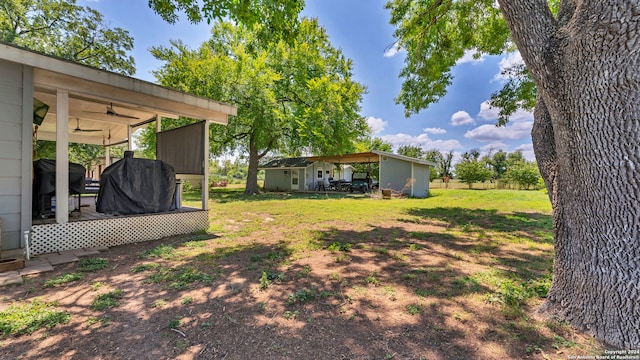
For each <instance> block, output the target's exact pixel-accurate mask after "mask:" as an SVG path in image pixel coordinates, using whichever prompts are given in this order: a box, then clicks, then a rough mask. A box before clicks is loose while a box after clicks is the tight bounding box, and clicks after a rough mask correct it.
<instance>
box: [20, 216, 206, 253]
mask: <svg viewBox="0 0 640 360" xmlns="http://www.w3.org/2000/svg"><path fill="white" fill-rule="evenodd" d="M208 227H209V216H208V211H206V210H197V211H188V212H178V213H164V214H146V215H140V216H128V217H116V218H109V219H100V220H87V221H76V222H70V223H66V224H46V225H33V226H32V227H31V241H30V245H29V248H30V253H31V254H32V255H38V254H47V253H52V252H57V251H64V250H73V249H83V248H91V247H96V246H107V247H109V246H116V245H122V244H130V243H136V242H142V241H149V240H155V239H160V238H163V237H166V236H172V235H180V234H188V233H192V232H196V231H201V230H206V229H208Z"/></svg>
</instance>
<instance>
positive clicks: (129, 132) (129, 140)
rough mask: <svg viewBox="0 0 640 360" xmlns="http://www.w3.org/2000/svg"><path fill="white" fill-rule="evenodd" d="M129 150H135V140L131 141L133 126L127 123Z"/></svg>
mask: <svg viewBox="0 0 640 360" xmlns="http://www.w3.org/2000/svg"><path fill="white" fill-rule="evenodd" d="M127 150H129V151H131V150H133V142H132V141H131V126H130V125H127Z"/></svg>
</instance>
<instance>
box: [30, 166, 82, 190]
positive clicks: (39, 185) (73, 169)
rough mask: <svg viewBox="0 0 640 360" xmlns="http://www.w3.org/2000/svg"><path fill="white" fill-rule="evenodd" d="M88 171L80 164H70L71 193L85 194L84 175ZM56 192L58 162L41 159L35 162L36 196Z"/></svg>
mask: <svg viewBox="0 0 640 360" xmlns="http://www.w3.org/2000/svg"><path fill="white" fill-rule="evenodd" d="M85 173H86V170H85V168H84V166H82V165H80V164H74V163H69V193H70V194H81V193H83V192H84V174H85ZM55 191H56V161H55V160H47V159H40V160H36V161H34V162H33V192H34V195H36V196H38V195H49V194H53V193H55Z"/></svg>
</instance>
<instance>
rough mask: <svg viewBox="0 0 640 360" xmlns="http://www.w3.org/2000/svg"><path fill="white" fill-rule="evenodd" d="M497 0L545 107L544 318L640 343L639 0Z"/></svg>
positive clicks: (539, 151)
mask: <svg viewBox="0 0 640 360" xmlns="http://www.w3.org/2000/svg"><path fill="white" fill-rule="evenodd" d="M499 3H500V7H501V10H502V12H503V14H504V16H505V19H506V21H507V24H508V25H509V28H510V30H511V33H512V36H513V39H514V41H515V43H516V45H517V46H518V49H520V52H521V54H522V57H523V59H524V61H525V63H526V65H527V67H528V69H529V71H530V72H531V75H532V78H533V79H534V81H535V83H536V85H537V87H538V94H539V100H541V101H539V102H538V104H537V105H536V112H535V121H534V128H533V131H532V138H533V143H534V151H535V153H536V157H539V161H541V164H540V170H541V173H542V175H543V177H544V180H545V183H546V185H547V188H548V189H549V196H550V199H551V202H552V206H553V221H554V224H553V230H554V242H555V244H554V245H555V258H554V266H553V284H552V287H551V289H550V291H549V294H548V297H547V301H546V302H545V304H544V305H543V307H542V308H541V311H544V312H547V313H549V314H553V315H556V316H559V317H560V318H562V319H564V320H566V321H568V322H569V323H571V324H573V325H574V326H576V327H577V328H578V329H580V330H583V331H587V332H590V333H592V334H594V335H595V336H596V338H598V339H599V340H602V341H604V342H605V343H607V344H610V345H613V346H616V347H619V348H627V349H637V348H640V246H639V245H640V219H639V216H640V202H639V199H640V8H639V7H640V5H639V4H638V2H636V1H620V0H618V1H616V0H583V1H575V0H569V1H564V0H563V1H562V4H561V8H560V9H561V13H560V14H558V17H557V18H553V17H552V15H551V13H550V11H548V6H547V5H546V0H499ZM554 158H555V160H554Z"/></svg>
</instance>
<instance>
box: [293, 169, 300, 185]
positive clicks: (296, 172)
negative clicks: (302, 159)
mask: <svg viewBox="0 0 640 360" xmlns="http://www.w3.org/2000/svg"><path fill="white" fill-rule="evenodd" d="M299 171H300V170H291V190H299V189H300V176H299V175H300V173H299Z"/></svg>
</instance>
